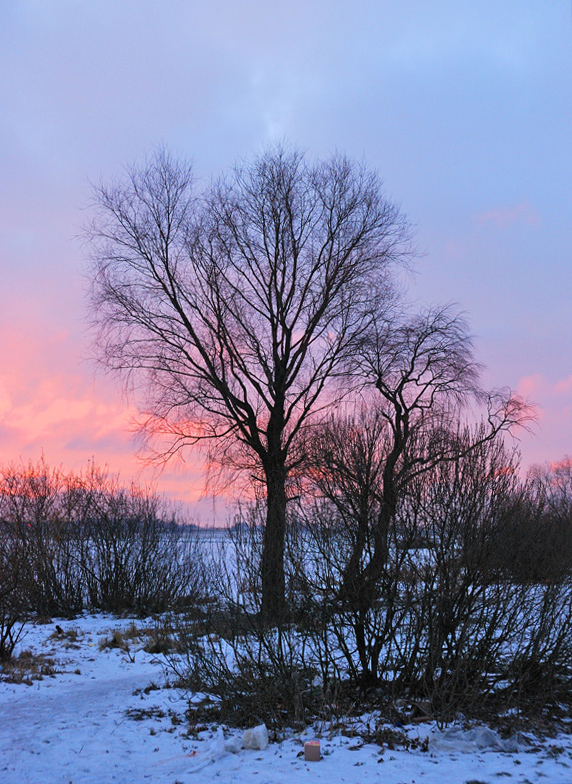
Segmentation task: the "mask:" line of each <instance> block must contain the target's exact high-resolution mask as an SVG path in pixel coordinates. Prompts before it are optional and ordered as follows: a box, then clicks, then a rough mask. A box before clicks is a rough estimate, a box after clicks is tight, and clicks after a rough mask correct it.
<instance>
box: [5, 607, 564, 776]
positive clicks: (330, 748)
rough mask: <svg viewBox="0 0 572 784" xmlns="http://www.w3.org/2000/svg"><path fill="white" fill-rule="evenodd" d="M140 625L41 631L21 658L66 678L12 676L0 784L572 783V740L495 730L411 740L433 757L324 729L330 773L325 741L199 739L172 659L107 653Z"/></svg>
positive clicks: (92, 621) (432, 732)
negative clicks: (191, 729)
mask: <svg viewBox="0 0 572 784" xmlns="http://www.w3.org/2000/svg"><path fill="white" fill-rule="evenodd" d="M133 623H135V624H136V626H137V627H141V626H143V625H145V624H144V622H142V621H131V620H129V619H115V618H113V617H111V616H105V615H97V616H87V615H86V616H84V617H82V618H78V619H76V620H73V621H63V620H59V621H54V622H53V623H48V624H37V625H33V626H30V627H29V629H28V632H27V634H26V636H25V638H23V639H22V640H21V642H20V643H19V647H18V650H17V651H16V654H18V652H19V651H20V652H21V651H25V650H31V651H32V652H33V653H34V654H42V655H43V656H44V657H47V659H49V660H52V661H53V665H49V662H48V663H47V664H46V665H45V666H48V667H51V669H52V670H54V672H53V674H51V675H49V674H47V675H44V676H43V678H42V680H31V685H26V683H24V682H21V683H11V682H8V680H7V679H8V678H9V676H10V668H9V667H4V669H3V672H2V673H0V718H1V721H0V784H26V782H28V783H29V784H70V782H71V784H111V783H112V782H113V783H116V784H139V783H140V782H141V783H144V782H162V783H163V784H175V783H176V782H180V784H193V783H194V784H206V782H209V784H210V782H213V781H220V782H222V783H223V784H230V783H231V782H236V783H237V784H303V783H304V782H312V783H313V782H324V784H336V783H337V782H345V783H347V784H354V783H355V784H363V782H368V781H371V782H384V784H406V783H409V782H410V783H411V784H419V782H424V783H426V784H446V783H448V782H463V783H464V782H469V781H476V782H494V781H498V780H499V779H500V778H505V777H506V778H510V780H511V781H512V782H515V784H516V783H517V782H518V783H519V784H525V783H526V782H537V781H538V782H540V781H542V782H548V783H549V784H572V735H559V736H558V737H557V738H556V739H554V740H551V741H545V742H535V743H534V744H532V743H530V740H527V739H526V738H524V737H517V738H513V739H511V740H509V741H508V742H507V741H505V740H503V739H501V738H500V737H499V736H498V735H497V733H495V732H494V731H492V730H490V729H488V728H486V727H473V728H471V729H462V728H461V727H460V726H451V727H448V728H446V729H439V728H437V727H436V726H434V725H433V724H430V723H424V724H419V725H416V726H413V725H412V726H411V727H408V728H406V730H407V732H408V734H409V737H410V738H412V739H413V738H418V739H420V740H423V739H425V738H427V739H428V750H427V751H422V750H421V748H419V747H418V748H415V749H411V750H409V751H406V750H404V749H397V750H388V749H387V748H384V749H382V748H380V747H379V746H376V745H373V744H366V743H363V742H362V741H361V740H360V739H359V738H355V737H354V738H350V737H346V736H344V735H341V734H331V733H330V732H328V728H327V727H324V728H323V729H322V732H321V738H320V740H321V750H322V759H321V760H320V761H319V762H305V761H304V755H303V748H304V741H307V740H311V739H314V737H315V730H314V732H312V730H306V732H305V733H298V734H295V733H293V732H292V733H286V734H285V737H284V738H283V739H282V741H281V742H275V741H274V742H271V743H270V745H269V746H268V747H267V748H266V749H263V750H260V749H256V750H253V749H249V748H244V745H245V744H244V733H243V732H242V731H240V730H228V729H226V728H223V727H220V726H218V727H217V726H214V725H213V726H209V727H207V728H204V729H202V730H201V731H199V732H198V734H197V735H190V734H188V727H187V722H186V719H185V710H186V709H187V705H188V699H189V697H191V696H192V695H189V694H188V693H185V692H183V691H182V690H179V689H175V688H170V687H166V686H168V679H169V671H168V669H166V667H165V661H164V659H163V657H162V656H161V655H157V654H150V653H146V652H145V651H144V650H142V646H143V645H144V640H143V639H137V638H134V639H128V645H129V650H121V649H118V648H111V649H109V648H104V649H101V648H100V641H101V640H102V639H109V638H110V637H111V634H112V632H113V630H116V629H119V630H122V631H124V632H127V633H129V630H130V629H131V630H133ZM56 624H58V625H59V627H60V628H61V630H62V631H63V634H57V633H56V631H55V630H56ZM74 630H75V632H76V633H77V638H76V639H74V637H76V635H75V634H74ZM70 632H71V634H70ZM164 687H166V688H164ZM195 699H198V695H196V696H195ZM256 723H257V722H256V721H255V720H253V727H254V726H255V724H256ZM246 745H248V744H246ZM262 745H264V744H262ZM419 745H420V744H419Z"/></svg>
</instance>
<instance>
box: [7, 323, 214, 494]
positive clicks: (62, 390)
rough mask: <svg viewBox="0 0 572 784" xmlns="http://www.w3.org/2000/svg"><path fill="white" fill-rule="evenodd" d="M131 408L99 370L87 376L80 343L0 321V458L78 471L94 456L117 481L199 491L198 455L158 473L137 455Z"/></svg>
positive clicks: (64, 335)
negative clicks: (42, 460)
mask: <svg viewBox="0 0 572 784" xmlns="http://www.w3.org/2000/svg"><path fill="white" fill-rule="evenodd" d="M136 413H137V412H136V409H135V407H134V406H133V405H132V404H130V403H129V402H127V401H126V400H125V399H124V398H123V397H122V395H121V394H120V392H119V390H118V384H116V383H113V382H112V381H111V380H110V379H107V378H106V377H105V376H103V375H102V376H98V377H97V378H94V376H93V373H92V371H91V370H90V368H89V367H88V366H87V365H86V364H85V363H83V362H82V361H81V346H80V345H79V341H77V340H74V339H73V338H72V336H71V335H70V334H69V333H68V332H53V333H49V331H46V329H45V326H44V327H43V329H40V328H35V325H33V324H31V323H30V320H29V319H28V320H27V322H26V332H25V333H23V331H19V330H17V329H16V328H15V327H14V326H12V325H10V326H6V325H2V324H0V463H1V464H6V463H10V462H14V461H16V462H17V461H19V460H20V458H21V459H23V460H25V461H27V460H37V459H38V458H39V457H40V456H41V455H42V454H44V455H45V459H46V461H47V462H48V464H52V465H60V464H61V465H62V466H63V467H64V469H66V470H71V469H73V470H79V469H81V468H83V467H85V465H86V464H87V462H88V461H90V460H92V459H94V460H95V462H96V463H98V464H100V465H102V466H103V465H106V466H107V467H108V468H109V470H110V471H111V472H113V473H117V472H119V473H120V474H121V478H122V480H123V481H124V482H131V481H136V482H140V483H143V484H147V483H151V484H153V485H155V486H156V488H157V490H158V491H159V492H164V493H166V494H168V495H169V496H170V497H172V498H174V499H177V500H180V501H183V502H185V503H187V504H193V503H194V502H196V501H197V500H198V499H199V498H200V496H201V493H202V490H203V487H204V481H203V479H202V461H201V459H200V456H198V455H196V454H192V453H189V454H188V455H187V456H186V457H187V459H188V463H185V464H183V463H181V464H180V465H173V466H169V469H168V473H167V472H164V473H163V474H162V473H161V472H160V471H158V470H157V469H156V468H155V469H152V468H149V467H146V466H145V463H144V462H142V461H141V460H140V459H138V457H137V455H136V452H137V445H136V443H135V441H134V438H133V433H132V425H131V423H132V421H133V419H134V418H135V415H136Z"/></svg>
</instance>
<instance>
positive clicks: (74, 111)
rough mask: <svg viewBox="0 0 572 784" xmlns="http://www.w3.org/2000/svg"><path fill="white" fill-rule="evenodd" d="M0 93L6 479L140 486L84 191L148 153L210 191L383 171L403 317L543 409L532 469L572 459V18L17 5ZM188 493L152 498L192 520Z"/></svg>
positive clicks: (173, 5) (464, 10)
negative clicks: (258, 156) (12, 466)
mask: <svg viewBox="0 0 572 784" xmlns="http://www.w3.org/2000/svg"><path fill="white" fill-rule="evenodd" d="M0 73H1V77H2V78H1V79H0V144H1V149H2V166H1V167H0V265H1V270H2V286H1V287H0V461H1V462H6V461H7V460H10V459H18V458H19V457H22V458H23V459H28V458H34V459H35V458H37V457H39V455H40V453H41V451H42V450H43V452H44V454H45V456H46V459H47V460H48V462H52V463H54V462H57V463H60V462H61V463H63V464H64V465H65V466H69V467H77V466H79V465H81V464H84V463H85V461H86V459H88V458H89V457H91V456H94V457H95V458H96V459H97V460H98V461H99V462H105V463H108V464H109V466H110V467H111V468H112V469H114V470H115V469H117V470H121V471H122V473H123V474H124V475H127V476H129V475H130V472H131V473H135V472H137V471H138V468H137V465H136V463H135V461H134V458H133V456H132V455H133V452H134V444H133V441H132V439H131V436H130V435H129V433H128V431H127V423H128V420H129V416H130V415H131V414H132V413H133V411H132V409H131V408H130V402H129V401H127V400H124V399H123V398H122V397H121V394H120V391H119V388H118V386H117V384H115V383H114V382H113V381H112V380H110V379H108V378H106V377H104V376H103V375H101V373H99V372H97V371H95V370H94V369H93V367H92V366H91V365H90V364H89V363H88V362H87V360H86V357H87V355H88V340H87V336H86V329H85V309H86V304H85V297H84V290H85V280H84V278H83V275H84V270H85V258H84V251H83V250H82V247H81V244H80V242H79V241H78V239H77V235H78V234H79V232H80V230H81V226H82V224H83V223H85V221H86V219H87V217H88V211H87V210H86V205H87V203H88V197H89V181H97V180H99V179H100V178H104V179H105V178H109V177H111V176H114V175H115V174H117V173H118V172H119V171H120V170H121V167H122V166H123V165H124V164H125V163H129V162H131V161H134V160H136V159H138V158H140V157H142V156H143V155H144V154H145V153H146V152H147V151H149V150H150V149H151V148H152V147H153V145H155V144H158V143H164V144H166V145H167V146H168V147H169V148H171V149H172V150H173V151H174V152H176V153H178V154H180V155H183V156H185V157H188V158H191V159H192V160H193V161H194V162H195V166H196V170H197V173H198V174H199V176H202V177H205V178H208V177H210V176H211V175H212V174H217V173H219V172H220V171H221V170H223V169H224V168H225V167H227V166H228V165H230V164H232V162H233V161H235V160H236V159H237V158H239V157H241V156H247V155H249V154H250V153H252V152H253V151H256V150H259V149H260V148H261V147H263V146H264V145H265V144H267V143H268V142H269V141H272V140H273V139H276V138H287V139H288V140H289V141H290V142H291V143H293V144H294V145H297V146H300V147H302V148H304V149H306V150H307V151H308V152H309V153H310V154H311V155H313V154H315V155H318V156H320V155H321V156H324V155H327V154H328V153H330V152H332V151H334V150H342V151H344V152H346V153H347V154H349V155H350V156H352V157H355V158H358V159H360V160H361V159H363V160H365V161H366V162H367V163H368V165H370V166H371V167H373V168H376V169H378V170H379V172H380V173H381V175H382V176H383V178H384V179H385V184H386V188H387V192H388V194H389V195H390V196H391V197H392V198H393V199H395V200H396V201H398V202H399V203H400V204H401V206H402V209H403V211H404V212H405V213H406V214H407V215H408V217H409V219H410V221H411V222H412V223H413V224H415V226H416V227H417V231H416V244H417V247H418V248H419V251H420V254H419V255H420V257H419V259H418V262H417V264H416V272H415V273H414V274H413V275H411V276H409V277H407V279H406V282H407V285H408V287H409V293H410V296H411V297H412V298H413V299H415V300H416V301H418V302H420V303H429V302H431V303H442V302H451V301H453V302H456V303H458V304H459V307H460V308H461V309H463V310H464V311H465V312H466V314H467V316H468V318H469V321H470V323H471V326H472V329H473V332H474V334H475V336H476V347H477V354H478V358H479V359H480V360H481V361H482V362H483V363H484V364H485V366H486V369H485V371H484V376H483V378H484V383H485V384H486V385H487V386H503V385H509V386H511V387H513V388H514V389H518V390H520V391H521V392H522V393H524V394H525V395H527V396H528V397H530V398H531V399H533V400H534V401H536V403H537V404H538V406H539V420H538V424H537V426H536V427H535V430H534V434H533V435H525V436H524V437H523V438H522V442H521V448H522V453H523V462H524V464H525V465H529V464H531V463H533V462H543V461H548V460H558V459H560V458H562V457H563V456H564V455H565V454H567V453H572V444H571V442H572V361H571V360H572V308H571V307H570V295H571V293H572V256H571V251H572V220H571V216H570V210H571V204H572V199H571V196H572V194H571V190H572V176H571V175H572V172H571V168H572V152H571V145H572V133H571V130H572V127H571V126H572V9H571V3H570V1H569V0H568V2H564V0H562V1H561V0H501V2H499V0H478V1H477V0H466V1H465V2H462V3H459V2H458V0H457V2H449V0H375V1H374V0H371V1H370V0H353V2H351V3H350V2H349V1H347V2H346V1H345V0H344V1H343V2H342V1H341V0H329V2H326V1H325V0H305V2H300V0H293V1H291V2H289V3H277V2H271V1H270V0H267V2H265V3H262V2H257V1H255V0H214V1H211V2H210V3H208V4H206V3H199V2H194V0H185V1H183V0H168V2H159V0H114V1H113V2H111V0H109V1H108V0H98V2H93V0H50V2H49V3H47V2H45V1H43V0H34V1H32V0H27V1H24V0H11V2H9V3H8V2H5V3H2V4H1V5H0ZM183 469H184V470H183V471H181V467H179V468H178V469H175V467H173V468H169V469H168V470H167V471H166V473H165V475H164V476H163V477H162V478H161V480H160V486H161V487H162V488H164V489H166V490H167V491H169V492H173V493H174V494H176V495H178V496H179V497H181V498H183V497H184V498H185V499H186V500H192V499H194V498H195V497H196V496H197V494H198V490H197V488H199V489H200V480H199V477H200V466H199V464H198V463H197V461H196V459H195V458H193V457H190V458H189V462H188V464H187V466H185V467H183ZM146 476H147V474H145V473H144V474H142V477H143V478H145V477H146Z"/></svg>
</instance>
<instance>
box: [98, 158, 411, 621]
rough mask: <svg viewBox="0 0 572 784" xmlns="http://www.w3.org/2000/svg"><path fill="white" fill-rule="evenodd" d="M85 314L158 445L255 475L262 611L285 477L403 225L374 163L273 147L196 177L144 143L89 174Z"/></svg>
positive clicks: (279, 556) (278, 600)
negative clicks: (222, 173)
mask: <svg viewBox="0 0 572 784" xmlns="http://www.w3.org/2000/svg"><path fill="white" fill-rule="evenodd" d="M95 201H96V205H97V208H98V215H97V217H96V219H95V221H94V222H93V224H92V226H91V227H90V229H89V237H90V239H91V249H92V259H93V270H92V275H93V285H92V288H91V314H92V317H93V321H94V323H95V325H96V327H97V338H96V348H97V349H98V354H99V358H100V360H101V361H102V362H103V363H104V365H106V366H107V367H108V368H111V369H112V370H115V371H119V372H120V373H121V374H123V375H124V377H125V378H126V379H128V380H129V381H130V382H131V383H132V384H133V386H134V387H136V388H137V389H138V390H140V391H141V392H142V397H141V398H140V402H141V408H142V410H143V412H144V414H145V418H144V420H143V423H142V424H143V428H144V429H145V431H146V432H147V433H148V434H151V435H160V436H162V437H166V439H167V441H166V442H164V443H166V444H167V445H166V446H165V447H164V449H163V451H162V454H163V456H165V457H168V456H170V455H172V454H173V453H175V452H177V451H178V450H181V449H183V448H186V447H187V446H190V445H196V444H200V443H203V442H204V443H205V444H206V445H207V447H209V448H210V449H211V452H210V457H211V459H214V460H216V461H217V462H218V463H219V464H221V465H224V466H227V467H231V468H233V469H237V468H238V469H247V470H248V471H249V472H250V474H252V475H254V476H255V477H256V478H257V479H258V480H259V481H261V482H262V483H263V485H264V486H265V489H266V499H267V515H266V524H265V531H264V542H263V553H262V566H261V570H262V612H263V614H264V616H265V617H266V618H268V619H278V618H280V617H281V616H282V615H283V612H284V608H285V598H284V596H285V592H284V568H283V554H284V536H285V525H286V506H287V481H288V477H289V475H290V474H291V472H292V471H293V470H294V469H295V468H296V467H297V466H298V465H299V464H300V461H301V460H302V457H303V455H302V453H301V450H300V448H299V443H301V439H300V436H301V434H302V431H303V430H304V428H305V427H306V426H307V424H308V422H309V421H310V420H311V418H312V417H313V416H315V415H316V413H317V412H318V411H320V410H321V409H322V407H323V406H324V405H326V404H327V403H331V402H332V396H333V394H334V393H333V391H332V387H331V385H329V383H328V382H329V381H330V380H331V379H333V378H335V377H336V376H339V375H340V374H342V372H343V369H344V368H345V367H346V365H347V361H348V359H349V357H350V355H351V353H352V349H353V347H354V345H355V342H356V338H357V337H358V336H359V335H360V334H361V333H362V332H363V331H364V329H365V328H366V326H367V324H368V321H369V320H370V318H371V305H372V302H374V301H375V302H376V308H377V311H378V314H379V312H383V308H384V303H386V302H387V298H388V297H389V296H390V291H391V286H390V282H389V278H388V275H389V273H390V271H391V268H392V266H393V265H394V263H395V262H396V261H398V260H400V259H403V258H404V257H405V255H406V254H407V253H408V252H409V248H408V230H407V225H406V223H405V221H404V219H403V217H402V216H401V215H400V213H399V210H398V208H397V207H396V206H395V205H394V204H392V203H391V202H390V201H388V200H387V199H386V198H385V197H384V196H383V194H382V190H381V182H380V180H379V178H378V176H377V175H376V174H375V173H372V172H369V171H367V170H366V168H365V167H364V166H361V165H356V164H354V163H352V162H350V161H348V160H347V159H346V158H344V157H343V156H341V155H335V156H333V157H332V158H330V159H329V160H326V161H323V162H317V163H310V162H309V161H308V160H307V158H306V157H305V155H304V154H302V153H300V152H296V151H291V150H287V149H284V148H282V147H277V148H273V149H271V150H269V151H267V152H265V153H263V154H262V155H260V156H259V157H256V158H255V159H254V160H252V161H251V162H250V163H246V164H244V165H238V166H237V167H236V168H234V169H233V170H232V172H231V173H230V174H229V175H228V176H226V177H223V178H221V179H220V180H218V181H217V182H215V183H214V184H212V185H210V186H209V187H206V188H205V189H204V190H203V191H202V192H201V193H197V192H196V190H195V189H194V188H193V178H192V173H191V169H190V167H189V166H188V165H187V164H185V163H180V162H177V161H174V160H172V159H171V158H170V157H169V155H168V154H166V153H165V152H159V153H158V154H156V155H155V156H154V157H153V158H152V159H151V160H150V161H149V162H148V163H147V164H146V165H145V166H143V167H142V168H138V167H132V168H130V169H129V170H128V171H127V174H126V177H125V178H124V180H123V181H119V182H116V183H114V184H112V185H109V186H106V185H102V186H100V187H98V188H96V189H95Z"/></svg>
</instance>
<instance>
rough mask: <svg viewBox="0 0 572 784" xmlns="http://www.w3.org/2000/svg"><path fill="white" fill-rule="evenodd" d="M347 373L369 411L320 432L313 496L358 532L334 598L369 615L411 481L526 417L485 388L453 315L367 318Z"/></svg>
mask: <svg viewBox="0 0 572 784" xmlns="http://www.w3.org/2000/svg"><path fill="white" fill-rule="evenodd" d="M354 369H355V372H356V373H357V374H358V375H359V376H360V377H361V378H362V379H363V380H364V382H365V387H366V389H367V388H368V387H369V388H370V389H371V391H372V396H371V399H370V406H371V409H370V410H369V412H368V411H367V410H364V411H363V412H362V414H361V416H360V420H359V422H358V421H357V420H356V419H355V418H354V419H350V420H347V419H346V420H342V421H340V420H339V419H338V420H336V419H333V420H331V421H330V422H329V423H328V424H327V425H326V426H325V427H323V428H322V431H321V435H320V436H319V437H318V448H317V453H316V457H315V461H316V464H317V466H318V468H317V471H316V479H317V485H318V487H319V489H320V492H321V493H322V494H323V495H324V496H325V497H326V498H328V499H330V501H332V502H333V503H334V504H335V506H336V507H337V509H338V512H342V513H343V515H345V516H346V517H347V518H348V520H350V521H351V524H353V527H354V530H355V538H354V545H353V550H352V552H351V556H350V558H349V559H348V561H347V565H346V568H345V570H344V578H343V582H342V586H341V589H340V598H341V599H343V600H344V601H349V602H350V603H351V604H353V605H354V606H355V607H362V608H363V610H364V611H367V610H369V608H371V606H372V603H373V602H374V600H375V597H376V591H377V587H378V585H379V581H380V578H381V576H382V574H383V570H384V568H385V565H386V563H387V559H388V541H389V533H390V529H391V525H392V524H393V522H394V521H395V518H396V514H397V510H398V505H399V503H400V501H402V500H403V498H404V496H405V494H406V492H407V487H408V486H409V485H410V484H411V482H412V481H413V480H414V479H415V478H416V477H417V476H419V475H420V474H423V473H425V472H427V471H431V470H432V469H433V468H435V467H436V466H438V465H440V464H446V463H451V462H455V463H457V462H458V461H459V460H461V459H462V458H464V457H465V456H466V455H467V454H469V453H470V452H472V451H475V450H477V449H479V447H480V446H481V445H483V444H486V443H487V442H492V441H495V440H496V439H497V437H498V435H499V434H500V433H502V432H503V431H507V430H510V429H511V428H513V427H514V426H515V425H519V424H524V423H525V422H526V421H527V418H529V416H530V409H529V408H528V407H527V405H526V404H525V402H524V401H523V400H521V399H520V398H518V397H517V396H514V395H512V394H510V393H509V392H508V391H501V392H499V391H496V392H492V393H485V392H484V391H483V390H482V388H481V386H480V384H479V370H480V367H479V365H478V364H477V363H476V362H475V359H474V355H473V349H472V342H471V339H470V336H469V333H468V330H467V325H466V323H465V321H464V319H463V318H462V317H461V316H459V315H458V314H456V313H455V312H454V311H453V310H452V309H451V308H450V307H444V308H439V309H429V310H427V311H425V312H421V313H419V314H418V315H416V316H415V317H413V318H411V319H408V318H406V317H404V316H403V315H402V316H401V319H400V320H399V318H398V317H394V318H392V319H391V320H386V319H384V318H383V317H380V318H377V319H375V320H372V322H371V324H370V326H369V329H368V330H366V332H365V333H364V335H363V336H362V341H361V345H360V349H359V351H358V352H357V354H356V358H355V364H354ZM374 390H375V391H374ZM470 404H474V405H475V410H474V411H473V413H474V414H477V412H478V411H479V409H480V416H481V417H482V420H481V424H480V425H479V426H478V427H476V428H474V429H473V430H472V431H471V432H472V436H471V438H469V437H468V436H467V431H466V428H464V427H462V425H461V415H462V412H463V409H465V408H466V407H468V406H469V405H470ZM483 410H484V415H483ZM477 416H478V414H477ZM320 464H321V465H320Z"/></svg>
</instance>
